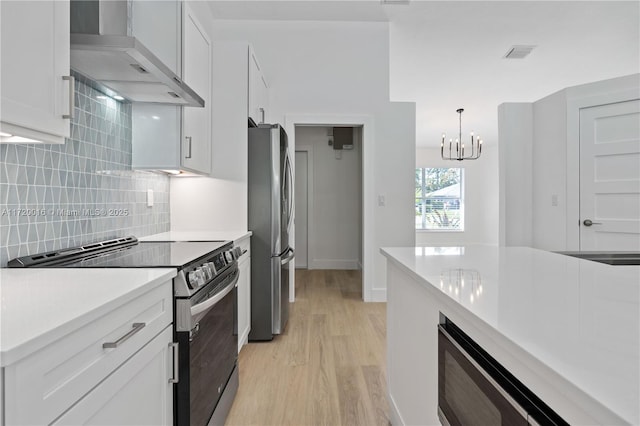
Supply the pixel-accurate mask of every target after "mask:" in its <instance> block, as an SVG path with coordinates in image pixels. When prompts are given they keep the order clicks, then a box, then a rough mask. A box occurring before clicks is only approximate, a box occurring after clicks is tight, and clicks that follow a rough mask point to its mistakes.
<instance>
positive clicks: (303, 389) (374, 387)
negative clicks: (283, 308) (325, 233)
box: [226, 270, 388, 425]
mask: <svg viewBox="0 0 640 426" xmlns="http://www.w3.org/2000/svg"><path fill="white" fill-rule="evenodd" d="M361 288H362V274H361V272H360V271H354V270H297V271H296V302H295V303H293V304H291V316H290V319H289V324H288V325H287V329H286V331H285V333H284V334H282V335H280V336H277V337H276V338H274V340H273V341H272V342H258V343H249V344H248V345H246V346H245V347H244V348H243V349H242V352H241V353H240V356H239V367H240V389H239V390H238V394H237V396H236V398H235V401H234V404H233V407H232V409H231V412H230V413H229V416H228V418H227V422H226V424H227V425H387V424H388V407H387V399H386V398H387V397H386V392H387V391H386V378H385V369H386V304H385V303H364V302H363V301H362V290H361Z"/></svg>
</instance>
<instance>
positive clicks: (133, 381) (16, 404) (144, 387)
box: [3, 281, 173, 425]
mask: <svg viewBox="0 0 640 426" xmlns="http://www.w3.org/2000/svg"><path fill="white" fill-rule="evenodd" d="M123 300H125V302H123V303H122V304H120V305H119V306H115V307H114V308H112V309H111V310H109V311H107V312H104V314H103V315H102V316H100V317H98V318H97V319H95V320H93V321H90V322H87V323H86V324H84V325H82V326H81V327H80V328H78V329H75V330H72V331H70V332H69V333H68V334H66V335H65V336H64V337H62V338H60V339H58V340H55V341H53V342H51V343H50V344H48V345H47V346H45V347H44V348H42V349H40V350H38V351H36V352H34V353H32V354H31V355H29V356H27V357H25V358H22V359H21V360H19V361H17V362H15V363H13V364H9V365H7V366H6V367H4V389H3V391H4V407H3V408H4V420H5V424H7V425H35V424H52V423H53V422H56V423H55V424H79V423H82V424H122V425H124V424H167V423H170V422H171V419H172V411H171V410H172V407H173V388H172V386H173V385H172V384H170V383H169V379H170V378H171V377H172V375H173V358H172V356H173V351H170V350H169V349H170V344H171V341H172V326H171V322H172V319H173V312H172V283H171V281H166V282H165V283H163V284H162V285H159V286H155V287H153V288H152V289H150V290H149V291H146V292H144V293H142V294H139V295H137V296H136V297H133V298H130V299H127V298H125V299H123ZM113 342H118V343H117V345H116V346H115V347H105V346H104V344H105V343H113Z"/></svg>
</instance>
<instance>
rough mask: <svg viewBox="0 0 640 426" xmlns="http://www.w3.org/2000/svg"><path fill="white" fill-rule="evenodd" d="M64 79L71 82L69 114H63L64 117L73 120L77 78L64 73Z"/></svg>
mask: <svg viewBox="0 0 640 426" xmlns="http://www.w3.org/2000/svg"><path fill="white" fill-rule="evenodd" d="M62 79H63V80H66V81H68V82H69V114H62V118H64V119H69V120H73V110H74V109H75V108H76V101H75V92H76V79H75V77H74V76H72V75H63V76H62Z"/></svg>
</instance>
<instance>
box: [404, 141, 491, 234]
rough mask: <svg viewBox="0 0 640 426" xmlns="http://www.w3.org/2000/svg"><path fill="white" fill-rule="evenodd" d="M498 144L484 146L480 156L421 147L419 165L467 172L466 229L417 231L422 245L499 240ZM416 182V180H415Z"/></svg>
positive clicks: (465, 180)
mask: <svg viewBox="0 0 640 426" xmlns="http://www.w3.org/2000/svg"><path fill="white" fill-rule="evenodd" d="M497 148H498V147H497V145H495V144H492V145H489V146H483V150H482V156H481V157H480V158H479V159H478V160H469V161H461V162H458V161H448V160H442V158H441V157H440V148H437V149H436V148H418V149H417V150H416V167H461V168H462V169H463V174H464V185H463V191H464V195H463V196H464V212H465V213H464V231H461V232H458V231H415V232H416V245H418V246H455V245H464V244H497V243H498V152H497ZM413 185H414V186H415V183H413Z"/></svg>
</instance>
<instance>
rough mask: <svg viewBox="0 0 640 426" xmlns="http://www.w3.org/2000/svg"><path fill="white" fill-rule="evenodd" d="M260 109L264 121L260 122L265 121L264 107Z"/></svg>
mask: <svg viewBox="0 0 640 426" xmlns="http://www.w3.org/2000/svg"><path fill="white" fill-rule="evenodd" d="M259 109H260V114H262V121H260V123H264V108H259Z"/></svg>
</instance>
